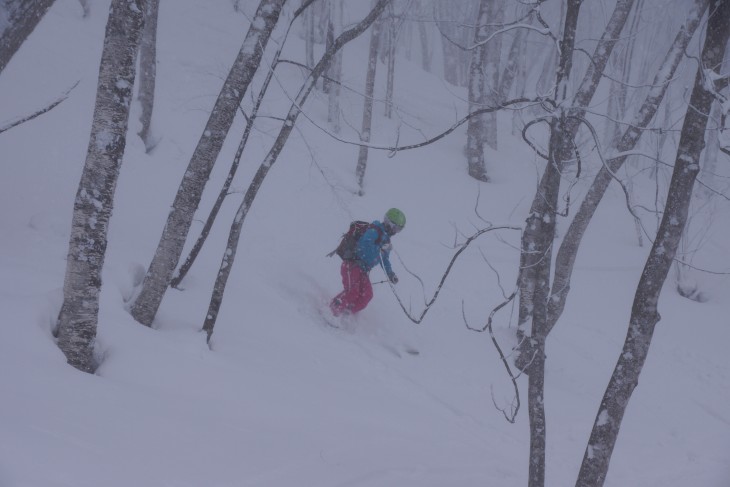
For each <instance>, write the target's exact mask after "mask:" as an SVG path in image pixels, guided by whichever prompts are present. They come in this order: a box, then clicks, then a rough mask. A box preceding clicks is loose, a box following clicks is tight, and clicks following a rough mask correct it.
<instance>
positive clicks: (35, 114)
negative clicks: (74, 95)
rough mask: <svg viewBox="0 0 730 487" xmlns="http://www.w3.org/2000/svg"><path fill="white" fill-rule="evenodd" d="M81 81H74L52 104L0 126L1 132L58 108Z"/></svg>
mask: <svg viewBox="0 0 730 487" xmlns="http://www.w3.org/2000/svg"><path fill="white" fill-rule="evenodd" d="M79 81H80V80H79ZM79 81H77V82H76V83H74V84H73V86H71V87H70V88H69V89H67V90H66V91H64V92H63V94H62V95H61V96H60V97H58V98H57V99H56V100H55V101H53V102H52V103H51V104H50V105H48V106H46V107H45V108H41V109H40V110H38V111H36V112H33V113H32V114H30V115H26V116H24V117H21V118H19V119H17V120H15V121H12V122H8V123H7V124H5V125H3V126H2V127H0V134H1V133H3V132H7V131H8V130H10V129H11V128H13V127H17V126H18V125H20V124H23V123H25V122H29V121H31V120H33V119H34V118H36V117H39V116H41V115H43V114H44V113H48V112H50V111H51V110H53V109H54V108H56V107H57V106H58V105H60V104H61V103H62V102H64V101H65V100H66V98H68V97H69V95H70V94H71V91H73V89H74V88H76V87H77V86H78V84H79Z"/></svg>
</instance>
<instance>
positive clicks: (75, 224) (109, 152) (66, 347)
mask: <svg viewBox="0 0 730 487" xmlns="http://www.w3.org/2000/svg"><path fill="white" fill-rule="evenodd" d="M144 3H145V2H144V0H113V1H112V3H111V7H110V8H109V19H108V21H107V25H106V35H105V38H104V48H103V50H102V55H101V65H100V67H99V80H98V85H97V91H96V103H95V106H94V116H93V121H92V125H91V136H90V137H89V146H88V150H87V154H86V162H85V163H84V169H83V172H82V174H81V181H80V183H79V188H78V191H77V193H76V200H75V201H74V209H73V220H72V222H71V238H70V242H69V247H68V257H67V259H66V276H65V279H64V283H63V305H62V307H61V311H60V314H59V316H58V328H57V336H58V346H59V348H60V349H61V350H62V351H63V353H64V354H65V355H66V359H67V360H68V363H69V364H71V365H72V366H74V367H76V368H77V369H79V370H82V371H84V372H89V373H91V372H93V371H94V369H95V367H96V364H95V363H94V356H93V348H94V339H95V337H96V327H97V322H98V317H99V292H100V291H101V285H102V281H101V271H102V267H103V266H104V255H105V252H106V245H107V229H108V226H109V219H110V218H111V214H112V208H113V203H114V190H115V188H116V184H117V178H118V176H119V169H120V166H121V164H122V157H123V155H124V147H125V144H126V134H127V125H128V121H129V106H130V102H131V100H132V88H133V86H134V78H135V73H136V62H137V52H138V50H139V40H140V35H141V31H142V24H143V14H142V12H143V10H144V8H145V5H144Z"/></svg>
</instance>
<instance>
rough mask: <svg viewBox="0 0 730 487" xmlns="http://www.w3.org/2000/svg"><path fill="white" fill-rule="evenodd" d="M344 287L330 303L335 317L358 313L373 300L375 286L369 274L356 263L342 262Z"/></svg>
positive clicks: (341, 271)
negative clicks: (371, 282)
mask: <svg viewBox="0 0 730 487" xmlns="http://www.w3.org/2000/svg"><path fill="white" fill-rule="evenodd" d="M340 274H342V286H343V287H344V288H345V289H344V291H342V292H341V293H340V294H338V295H337V296H335V298H334V299H333V300H332V302H331V303H330V309H332V313H333V314H334V315H335V316H339V315H341V314H342V313H357V312H358V311H360V310H362V309H363V308H365V306H367V305H368V303H369V302H370V300H371V299H373V286H372V284H370V277H369V276H368V273H367V272H365V271H364V270H362V268H361V267H360V266H359V265H358V264H357V263H356V262H354V261H348V260H346V261H342V266H340Z"/></svg>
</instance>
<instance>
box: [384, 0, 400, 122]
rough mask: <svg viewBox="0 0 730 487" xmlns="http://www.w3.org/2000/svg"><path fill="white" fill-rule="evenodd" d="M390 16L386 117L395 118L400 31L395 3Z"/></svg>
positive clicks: (391, 6)
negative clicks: (396, 60)
mask: <svg viewBox="0 0 730 487" xmlns="http://www.w3.org/2000/svg"><path fill="white" fill-rule="evenodd" d="M388 10H389V13H390V16H389V17H390V18H389V19H388V31H389V35H388V45H387V47H386V50H387V61H388V64H387V67H388V69H387V71H386V74H387V76H386V82H385V113H384V115H385V116H386V118H393V93H394V92H395V54H396V46H397V45H398V31H399V30H400V23H399V22H398V20H397V19H396V18H395V12H394V9H393V4H392V3H391V4H390V5H389V6H388Z"/></svg>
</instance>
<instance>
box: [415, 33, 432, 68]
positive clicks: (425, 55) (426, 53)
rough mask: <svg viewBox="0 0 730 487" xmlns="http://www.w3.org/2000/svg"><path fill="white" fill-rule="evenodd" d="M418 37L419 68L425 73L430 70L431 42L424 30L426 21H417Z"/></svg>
mask: <svg viewBox="0 0 730 487" xmlns="http://www.w3.org/2000/svg"><path fill="white" fill-rule="evenodd" d="M418 37H419V39H420V40H421V68H422V69H423V70H424V71H426V72H427V73H430V72H431V56H432V53H431V43H430V40H429V38H428V31H427V30H426V23H425V22H423V21H419V22H418Z"/></svg>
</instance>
